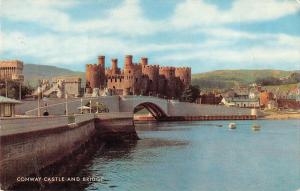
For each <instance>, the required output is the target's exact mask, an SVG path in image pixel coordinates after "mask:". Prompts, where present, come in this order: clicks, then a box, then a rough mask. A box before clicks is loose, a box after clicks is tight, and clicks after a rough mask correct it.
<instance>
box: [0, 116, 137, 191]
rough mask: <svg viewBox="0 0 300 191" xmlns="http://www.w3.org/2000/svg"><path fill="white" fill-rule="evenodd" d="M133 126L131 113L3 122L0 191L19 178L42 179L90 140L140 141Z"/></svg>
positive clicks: (20, 119)
mask: <svg viewBox="0 0 300 191" xmlns="http://www.w3.org/2000/svg"><path fill="white" fill-rule="evenodd" d="M102 120H103V121H102ZM108 122H109V123H108ZM122 124H125V125H122ZM132 125H133V122H132V114H128V113H121V114H120V113H118V114H117V113H110V114H100V115H97V116H95V115H94V114H85V115H76V116H72V117H70V116H55V117H26V118H13V119H1V134H0V135H1V137H0V141H1V150H0V169H1V173H0V183H1V186H0V187H1V188H2V189H8V188H9V187H11V186H12V185H14V184H15V183H16V182H17V177H27V176H32V175H33V176H39V175H40V173H41V172H42V171H45V169H47V167H49V166H51V165H53V164H56V163H61V162H62V161H63V160H64V159H65V158H66V157H69V156H72V157H73V156H74V155H73V154H74V153H75V152H77V151H78V150H80V148H81V147H82V146H83V145H86V144H87V143H88V142H89V141H90V140H91V139H93V140H98V141H105V140H107V139H108V137H109V139H110V140H111V141H113V140H114V138H115V139H116V140H122V139H129V138H130V139H137V135H136V132H135V129H134V127H133V126H132ZM118 130H120V134H119V132H118ZM68 162H71V163H72V162H76V157H75V156H74V158H73V160H72V158H71V161H68ZM50 170H51V169H50Z"/></svg>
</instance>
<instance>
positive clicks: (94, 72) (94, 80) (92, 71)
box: [86, 64, 100, 89]
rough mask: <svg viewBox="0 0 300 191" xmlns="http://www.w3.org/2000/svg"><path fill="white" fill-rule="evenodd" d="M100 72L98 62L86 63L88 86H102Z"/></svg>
mask: <svg viewBox="0 0 300 191" xmlns="http://www.w3.org/2000/svg"><path fill="white" fill-rule="evenodd" d="M99 74H100V72H99V67H98V65H96V64H87V65H86V82H87V85H88V87H87V88H91V89H93V88H99V86H100V75H99Z"/></svg>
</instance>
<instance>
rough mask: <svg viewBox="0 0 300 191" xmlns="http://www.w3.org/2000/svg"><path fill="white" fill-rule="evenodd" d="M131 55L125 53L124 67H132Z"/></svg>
mask: <svg viewBox="0 0 300 191" xmlns="http://www.w3.org/2000/svg"><path fill="white" fill-rule="evenodd" d="M132 65H133V64H132V55H126V56H125V63H124V69H126V68H131V67H132Z"/></svg>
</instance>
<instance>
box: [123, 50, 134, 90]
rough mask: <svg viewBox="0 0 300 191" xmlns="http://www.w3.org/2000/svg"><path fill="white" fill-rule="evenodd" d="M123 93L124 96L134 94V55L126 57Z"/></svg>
mask: <svg viewBox="0 0 300 191" xmlns="http://www.w3.org/2000/svg"><path fill="white" fill-rule="evenodd" d="M123 93H124V95H127V94H131V93H134V64H133V63H132V55H126V56H125V62H124V83H123Z"/></svg>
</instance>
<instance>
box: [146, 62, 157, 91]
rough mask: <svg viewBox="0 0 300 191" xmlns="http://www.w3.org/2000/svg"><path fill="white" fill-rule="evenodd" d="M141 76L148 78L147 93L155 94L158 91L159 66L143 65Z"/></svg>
mask: <svg viewBox="0 0 300 191" xmlns="http://www.w3.org/2000/svg"><path fill="white" fill-rule="evenodd" d="M143 74H144V75H146V76H148V77H149V91H151V92H152V93H154V94H156V93H157V90H158V79H159V66H158V65H145V68H144V69H143Z"/></svg>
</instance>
